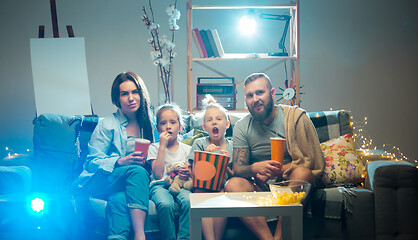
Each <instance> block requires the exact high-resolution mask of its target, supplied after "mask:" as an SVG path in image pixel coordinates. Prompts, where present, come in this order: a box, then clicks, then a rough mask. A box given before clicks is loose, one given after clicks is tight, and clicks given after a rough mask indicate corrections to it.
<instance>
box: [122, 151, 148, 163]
mask: <svg viewBox="0 0 418 240" xmlns="http://www.w3.org/2000/svg"><path fill="white" fill-rule="evenodd" d="M143 155H144V153H143V152H133V153H131V154H129V155H127V156H125V157H123V158H119V159H118V164H119V165H121V166H127V165H140V166H143V165H145V156H143Z"/></svg>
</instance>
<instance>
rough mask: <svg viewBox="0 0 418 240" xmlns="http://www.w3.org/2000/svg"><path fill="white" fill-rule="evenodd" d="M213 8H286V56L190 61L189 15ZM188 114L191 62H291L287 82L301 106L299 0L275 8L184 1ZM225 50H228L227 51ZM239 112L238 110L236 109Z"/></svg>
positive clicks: (246, 55) (190, 107) (229, 56)
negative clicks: (185, 3) (185, 2)
mask: <svg viewBox="0 0 418 240" xmlns="http://www.w3.org/2000/svg"><path fill="white" fill-rule="evenodd" d="M215 9H285V10H286V9H288V10H289V14H290V15H291V20H290V23H289V45H290V48H289V51H288V55H289V56H268V53H225V55H224V56H223V57H221V58H193V50H192V48H193V45H192V44H193V35H192V29H193V24H192V16H193V11H195V10H215ZM186 14H187V29H186V31H187V112H188V113H189V114H190V113H192V112H193V89H194V86H193V62H205V61H230V60H236V61H243V60H265V59H267V60H272V61H289V62H290V70H289V72H290V80H291V81H292V83H293V85H294V88H295V91H296V101H295V104H296V105H300V73H299V0H294V1H288V3H283V4H275V5H251V6H249V5H245V6H244V5H193V4H192V0H189V1H188V2H187V12H186ZM226 51H227V49H226ZM238 111H239V110H238Z"/></svg>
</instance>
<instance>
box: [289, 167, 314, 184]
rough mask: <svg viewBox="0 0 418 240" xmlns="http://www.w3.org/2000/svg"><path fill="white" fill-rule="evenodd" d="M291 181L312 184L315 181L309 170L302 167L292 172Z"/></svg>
mask: <svg viewBox="0 0 418 240" xmlns="http://www.w3.org/2000/svg"><path fill="white" fill-rule="evenodd" d="M289 180H302V181H305V182H309V183H312V181H313V180H314V175H313V173H312V171H311V170H310V169H309V168H307V167H303V166H300V167H296V168H295V169H293V170H292V172H291V174H290V177H289Z"/></svg>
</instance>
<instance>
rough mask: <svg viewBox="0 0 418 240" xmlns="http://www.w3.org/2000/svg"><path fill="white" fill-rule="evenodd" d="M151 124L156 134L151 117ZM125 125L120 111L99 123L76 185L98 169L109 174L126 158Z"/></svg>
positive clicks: (126, 123)
mask: <svg viewBox="0 0 418 240" xmlns="http://www.w3.org/2000/svg"><path fill="white" fill-rule="evenodd" d="M151 122H152V125H153V127H154V132H156V129H155V128H156V127H155V121H154V118H153V117H152V121H151ZM127 125H128V119H127V118H126V116H125V115H124V114H123V113H122V111H121V110H120V109H118V111H116V112H115V113H113V114H111V115H109V116H106V117H105V118H103V119H101V120H100V121H99V123H98V124H97V126H96V128H95V129H94V131H93V134H92V135H91V138H90V141H89V144H88V148H89V155H88V156H87V159H86V162H85V163H84V170H83V172H82V173H81V174H80V177H79V179H78V181H77V183H78V185H80V186H83V185H84V183H86V182H87V181H88V179H89V178H90V177H91V176H92V175H93V174H94V173H95V172H96V171H97V170H99V169H100V170H103V171H105V172H108V173H111V172H112V171H113V169H114V167H115V163H116V161H117V160H118V159H119V158H122V157H125V156H126V142H127V140H128V137H127V135H126V126H127ZM154 135H155V134H154ZM141 137H142V136H141Z"/></svg>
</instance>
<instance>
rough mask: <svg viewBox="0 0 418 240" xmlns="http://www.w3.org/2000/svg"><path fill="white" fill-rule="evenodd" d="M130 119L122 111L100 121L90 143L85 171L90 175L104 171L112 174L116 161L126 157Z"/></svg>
mask: <svg viewBox="0 0 418 240" xmlns="http://www.w3.org/2000/svg"><path fill="white" fill-rule="evenodd" d="M127 125H128V119H127V118H126V116H125V115H124V114H123V113H122V111H121V110H120V109H118V111H117V112H115V113H113V114H112V115H109V116H107V117H105V118H103V119H102V121H99V123H98V124H97V126H96V128H95V129H94V132H93V134H92V135H91V138H90V142H89V145H88V146H89V155H88V156H87V159H86V163H85V165H84V169H85V170H86V171H88V172H90V173H94V172H96V171H97V170H98V169H102V170H104V171H106V172H112V171H113V168H114V167H115V163H116V161H117V160H118V159H119V158H121V157H125V156H126V141H127V140H128V137H127V135H126V126H127Z"/></svg>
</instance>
